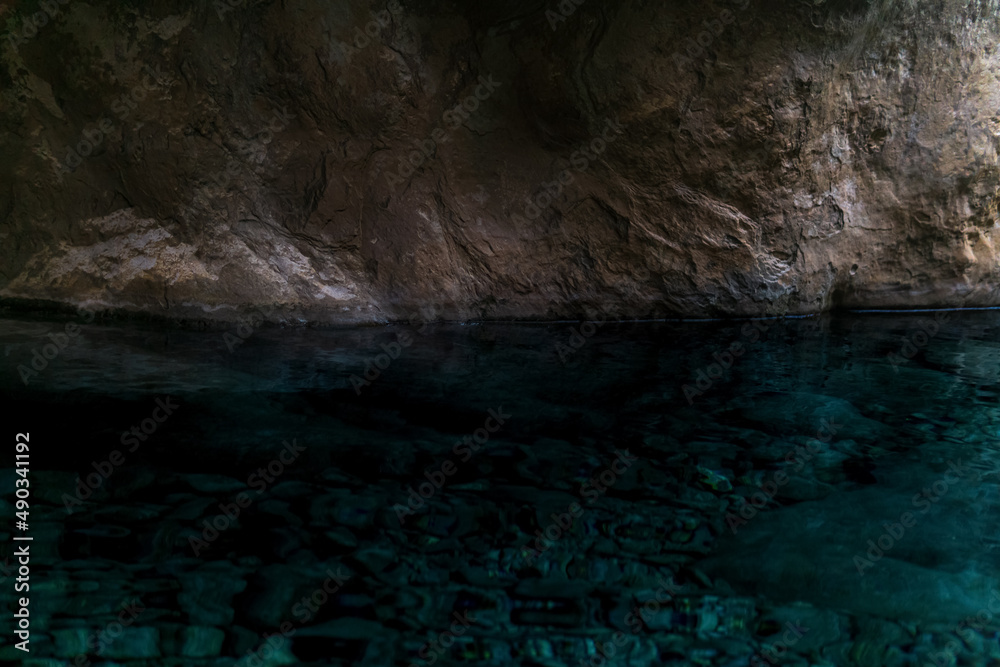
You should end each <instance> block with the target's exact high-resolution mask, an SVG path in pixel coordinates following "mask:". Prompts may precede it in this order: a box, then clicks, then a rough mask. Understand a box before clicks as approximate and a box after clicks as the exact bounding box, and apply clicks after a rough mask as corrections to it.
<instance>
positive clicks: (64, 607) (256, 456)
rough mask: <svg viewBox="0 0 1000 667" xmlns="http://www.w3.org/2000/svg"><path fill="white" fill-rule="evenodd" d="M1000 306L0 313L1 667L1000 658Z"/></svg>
mask: <svg viewBox="0 0 1000 667" xmlns="http://www.w3.org/2000/svg"><path fill="white" fill-rule="evenodd" d="M998 318H1000V313H997V312H963V313H950V314H949V315H948V321H947V322H943V323H937V324H934V323H933V322H934V315H933V314H926V313H925V314H916V315H907V316H896V315H894V316H890V315H876V314H868V315H856V316H841V317H836V318H823V319H808V320H792V321H770V322H758V323H757V328H756V329H754V328H753V327H754V325H753V323H746V322H737V323H686V324H666V323H646V324H624V325H612V324H606V325H603V326H601V327H599V328H597V330H596V333H594V334H593V335H591V336H587V337H582V336H581V337H580V338H577V337H576V335H575V334H573V333H571V331H570V329H571V326H572V327H573V328H574V329H576V330H579V325H569V324H555V325H501V324H482V325H465V326H460V325H435V326H427V327H424V328H422V329H421V328H411V327H403V326H398V327H388V328H364V329H349V330H310V329H281V328H261V329H258V330H256V331H252V332H250V330H247V329H245V330H243V331H242V333H244V334H249V335H248V337H247V338H246V341H245V342H242V343H240V344H239V345H233V343H234V341H236V340H238V339H237V338H235V337H234V336H235V335H236V333H237V332H236V331H235V329H233V330H230V331H228V332H225V331H210V332H194V331H180V330H165V329H162V328H156V327H153V326H150V325H137V324H133V325H122V324H116V325H107V326H103V325H97V324H84V325H83V326H82V329H81V332H80V333H79V335H77V336H74V337H73V338H72V339H70V340H69V342H68V343H67V344H66V345H65V348H64V349H61V350H59V351H58V354H56V355H55V356H54V358H52V359H51V360H47V363H46V364H45V367H44V369H42V370H40V371H38V373H37V375H32V376H30V377H29V383H28V384H27V385H25V383H24V382H23V381H22V378H21V377H20V372H19V371H18V367H19V366H25V367H30V364H31V359H32V353H33V350H35V349H37V350H41V349H42V346H44V345H46V344H47V343H49V342H50V340H51V339H50V338H48V337H47V336H48V334H50V333H55V334H58V333H59V332H63V331H64V330H65V325H66V321H56V320H31V321H28V320H0V343H2V345H3V355H4V361H5V364H4V374H3V376H2V390H3V393H4V403H5V405H6V406H7V409H6V410H5V417H4V423H5V427H6V432H7V436H6V438H7V440H8V444H7V447H8V448H9V452H10V453H9V454H6V455H5V459H4V461H5V462H7V463H9V462H12V461H13V454H14V447H15V445H14V437H15V434H16V433H20V432H29V433H30V438H31V440H30V442H31V450H30V453H31V459H30V461H31V465H30V473H29V479H30V482H31V487H30V488H31V494H32V495H31V499H30V503H31V506H30V527H29V529H28V531H27V532H26V533H24V532H21V531H19V530H18V529H17V528H16V526H15V524H14V520H15V514H14V513H15V507H14V506H13V503H14V499H15V496H14V489H15V481H16V479H17V474H16V472H15V470H14V469H13V468H11V467H7V468H5V469H3V470H2V471H0V489H2V498H3V501H2V502H0V506H2V508H3V510H4V518H5V521H4V523H3V524H2V527H3V529H2V530H0V556H2V557H7V558H8V560H7V561H6V562H7V563H8V565H6V566H5V572H6V574H4V575H3V578H2V581H0V600H2V602H3V604H4V606H5V608H6V609H8V610H9V611H13V610H14V609H15V605H16V602H15V600H16V599H17V598H18V597H19V596H20V595H21V593H17V594H15V592H14V583H15V578H16V576H17V574H16V572H15V571H14V569H13V568H14V567H15V565H13V563H14V560H13V559H12V558H11V554H13V553H14V549H15V548H16V547H17V546H18V545H19V544H21V543H19V542H15V541H14V540H13V539H12V536H13V535H24V534H27V535H30V536H32V537H33V540H32V542H31V547H30V548H31V562H30V568H31V573H30V607H29V608H30V610H31V617H30V631H31V636H30V641H31V643H30V648H31V652H30V654H25V653H23V652H21V651H18V650H17V649H16V648H15V647H14V642H16V641H18V638H17V637H15V636H14V634H13V630H12V622H11V621H10V619H11V618H12V617H11V615H10V614H9V613H8V614H6V615H5V618H7V619H8V623H5V627H7V628H8V630H6V631H5V632H4V633H3V636H2V637H0V642H2V645H0V661H18V662H23V663H24V664H38V665H83V664H95V665H97V664H108V665H111V664H116V665H117V664H123V665H127V664H136V665H138V664H148V665H168V664H169V665H175V664H176V665H220V666H221V665H233V664H237V662H238V661H239V662H238V664H241V665H282V664H309V665H347V664H352V665H411V664H413V665H418V666H420V665H426V664H433V663H439V664H467V665H509V664H523V665H605V664H606V665H748V664H784V665H855V664H857V665H921V666H922V665H925V664H929V665H934V664H939V665H950V664H963V665H964V664H969V665H973V664H975V665H986V664H1000V645H998V639H997V632H996V631H997V629H998V628H1000V622H998V621H997V619H998V618H1000V616H998V613H1000V558H998V555H1000V554H998V552H997V547H998V545H1000V532H998V530H997V528H998V526H1000V516H998V515H997V512H996V505H997V503H998V501H1000V496H998V483H1000V475H998V472H1000V467H998V463H1000V447H998V440H1000V393H998V386H1000V385H998V381H1000V343H998V341H1000V326H998V325H1000V319H998ZM747 327H750V328H749V329H748V328H747ZM588 332H589V329H588ZM755 332H756V333H755ZM921 332H923V333H921ZM401 334H408V335H409V336H410V337H411V338H412V343H411V344H410V345H408V346H406V347H400V349H399V350H398V358H395V359H390V358H389V357H386V358H382V359H377V356H378V355H379V354H381V353H382V350H383V349H384V348H382V346H383V345H387V346H389V351H390V352H395V351H396V350H395V348H394V347H392V343H393V342H395V341H398V340H399V336H400V335H401ZM227 335H228V336H229V337H226V336H227ZM905 341H910V344H909V345H908V344H906V343H905ZM63 342H66V341H63ZM227 343H228V345H227ZM733 343H740V344H741V345H742V347H739V348H736V350H737V351H740V352H741V354H739V355H738V356H733V357H731V358H730V357H729V356H727V351H729V350H733V347H732V346H733ZM574 345H576V346H579V349H576V348H575V347H574ZM910 345H912V347H911V346H910ZM230 347H232V349H230ZM53 350H54V348H49V350H48V352H49V353H51V352H53ZM369 359H371V360H373V361H378V362H379V363H381V364H383V365H386V367H385V368H384V369H383V370H380V371H379V374H378V377H374V375H375V372H374V370H369V377H370V378H374V379H373V380H372V381H371V383H370V384H367V385H360V383H359V380H358V378H361V377H363V375H364V372H365V370H366V361H367V360H369ZM716 363H719V364H720V366H719V367H716V366H713V364H716ZM36 364H38V365H41V362H40V361H39V362H36ZM721 365H726V366H729V368H728V369H723V368H722V367H721ZM699 371H704V376H702V375H701V374H700V373H699ZM352 375H353V376H357V377H356V378H355V379H354V380H353V381H352ZM709 375H712V376H716V377H714V378H711V377H709ZM699 379H701V384H700V385H699V384H698V380H699ZM699 387H700V388H701V389H702V390H703V391H701V393H700V394H697V395H696V394H695V393H694V391H695V390H698V389H699ZM356 389H360V392H359V391H357V390H356ZM168 397H169V399H168ZM689 398H690V399H691V400H690V401H689V400H688V399H689ZM157 399H159V400H160V401H161V402H163V401H166V402H165V403H164V404H165V405H168V406H171V405H176V407H170V408H169V410H170V412H171V414H169V415H166V414H165V413H164V410H163V408H160V409H159V410H158V409H157V408H158V404H157ZM491 411H492V412H491ZM491 415H492V416H491ZM156 418H162V421H157V420H156ZM499 420H502V421H503V423H502V424H500V423H499ZM133 427H135V428H136V429H137V432H136V433H135V434H129V433H126V432H128V431H130V430H131V429H132V428H133ZM144 427H145V428H146V429H147V431H146V432H144V431H143V428H144ZM487 428H488V429H489V431H488V430H487ZM139 434H141V435H142V436H143V438H144V439H143V440H140V438H139ZM467 438H468V439H467ZM477 439H478V442H477ZM473 445H475V446H476V447H478V449H477V450H475V451H473ZM133 449H134V451H133ZM115 451H117V452H118V454H114V452H115ZM282 452H284V453H282ZM295 452H297V453H295ZM112 456H114V457H115V458H114V459H112V458H111V457H112ZM282 459H283V461H282ZM112 461H115V462H116V463H112ZM279 461H281V463H280V465H279V464H278V463H276V462H279ZM5 465H6V463H5ZM268 466H271V468H272V469H271V471H270V472H268ZM98 470H102V471H103V473H99V472H97V471H98ZM94 475H97V476H96V477H95V476H94ZM88 476H89V479H90V480H91V481H92V482H94V486H96V487H97V488H96V490H93V491H91V489H90V488H89V486H88V482H87V481H86V480H87V479H88ZM268 480H270V481H268ZM434 480H437V481H438V482H439V483H440V488H437V487H435V486H434V485H433V481H434ZM588 480H594V481H593V482H588ZM80 484H82V485H83V486H78V485H80ZM421 485H423V486H421ZM411 489H412V490H413V493H412V494H411V492H410V490H411ZM421 489H422V491H423V492H425V494H426V495H427V496H429V497H427V498H423V497H421V496H420V493H421ZM78 491H79V493H78ZM83 496H86V497H83ZM748 500H749V502H748ZM241 502H242V503H244V505H243V506H241V505H240V504H239V503H241ZM408 502H410V503H411V505H410V506H409V507H407V503H408ZM574 503H575V504H574ZM755 505H757V506H755ZM70 510H71V511H70ZM226 512H228V513H229V514H230V516H231V517H232V518H227V517H226V515H225V513H226ZM237 512H238V515H237ZM401 519H402V521H401ZM560 522H561V523H562V524H563V525H564V528H563V527H559V523H560ZM213 523H214V524H215V530H214V531H213V528H212V524H213ZM536 531H541V532H542V534H543V535H545V532H546V531H547V533H548V536H549V537H551V538H552V539H551V541H543V540H540V539H538V536H537V533H536ZM199 540H200V541H199ZM869 540H870V541H871V542H869ZM532 548H534V549H535V551H534V552H533V551H532ZM324 586H325V588H326V590H325V591H324ZM994 591H996V592H994ZM456 619H457V620H456ZM274 633H278V635H277V636H274V637H272V638H271V639H268V637H269V636H272V635H274ZM282 634H283V635H284V636H282Z"/></svg>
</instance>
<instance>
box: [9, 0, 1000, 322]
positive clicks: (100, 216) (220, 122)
mask: <svg viewBox="0 0 1000 667" xmlns="http://www.w3.org/2000/svg"><path fill="white" fill-rule="evenodd" d="M993 1H994V0H972V1H967V0H910V1H909V2H900V3H891V2H888V1H887V0H873V1H872V2H863V1H861V0H826V1H825V2H824V1H823V0H819V1H818V2H812V3H806V2H797V1H796V2H793V1H791V0H787V1H786V0H732V1H726V0H723V1H721V2H718V3H714V4H713V3H704V2H696V1H694V0H690V1H686V0H685V1H680V2H671V3H662V2H646V1H642V0H631V1H629V0H626V1H621V2H617V1H616V2H599V1H598V0H582V1H581V0H563V1H562V2H557V1H556V0H551V1H550V2H542V1H541V0H502V1H498V2H490V3H451V2H444V1H443V0H421V1H417V0H391V1H390V2H389V3H388V4H386V3H383V2H377V3H374V4H372V3H370V2H368V1H367V0H340V1H338V2H336V3H323V2H316V1H314V0H287V1H285V2H280V3H279V2H274V1H272V0H261V1H257V2H254V1H253V0H222V1H220V2H214V3H210V2H199V3H184V2H178V1H176V0H164V1H162V2H156V3H141V4H133V3H126V4H122V3H114V2H97V1H94V2H87V1H86V0H73V1H72V2H69V3H53V4H52V7H56V8H55V9H52V8H51V7H50V10H49V11H53V12H55V14H54V16H49V15H48V14H46V13H45V12H44V11H42V10H38V11H39V12H40V13H34V14H33V13H32V12H33V11H35V10H36V9H37V7H35V4H36V3H32V2H25V3H17V4H16V5H15V6H14V7H13V8H11V7H9V6H8V7H7V8H5V9H0V11H3V12H4V13H3V15H2V20H0V22H6V26H7V32H5V33H4V34H3V46H2V56H0V153H2V155H3V159H2V160H0V297H2V298H3V299H4V301H5V302H7V303H16V302H19V301H23V300H30V301H33V302H37V301H43V302H49V303H53V304H56V303H65V304H74V305H86V306H87V307H90V308H101V309H108V310H117V311H124V312H137V313H148V314H154V315H160V316H165V317H170V318H179V319H190V318H194V319H222V320H226V319H233V318H234V317H236V316H238V315H240V314H243V313H247V312H250V311H253V312H258V313H261V314H262V315H263V316H264V317H265V318H267V319H270V320H273V321H289V322H301V321H310V322H320V323H359V322H384V321H392V320H400V319H407V318H409V317H411V316H412V314H413V313H414V312H415V311H417V310H418V309H420V308H421V307H424V308H425V309H426V307H428V306H430V310H431V312H433V314H434V315H433V316H434V317H441V318H446V319H465V318H557V317H573V316H580V315H596V314H598V313H604V314H606V315H608V316H613V317H624V318H632V317H662V316H675V315H681V316H689V317H707V316H726V315H765V314H782V313H806V312H816V311H820V310H824V309H829V308H834V307H876V308H909V307H926V306H976V305H996V304H1000V292H998V290H997V278H998V271H997V269H996V267H997V262H998V251H997V249H996V248H995V247H994V244H995V242H996V237H997V231H998V229H1000V227H998V221H997V189H998V184H1000V169H998V165H997V146H998V143H997V141H998V137H1000V115H998V111H997V110H998V109H1000V81H998V74H997V73H998V72H1000V54H998V51H997V43H998V41H1000V40H998V37H1000V27H998V12H997V8H996V7H995V6H994V4H993ZM192 4H193V5H194V6H192ZM425 312H426V310H425Z"/></svg>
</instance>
